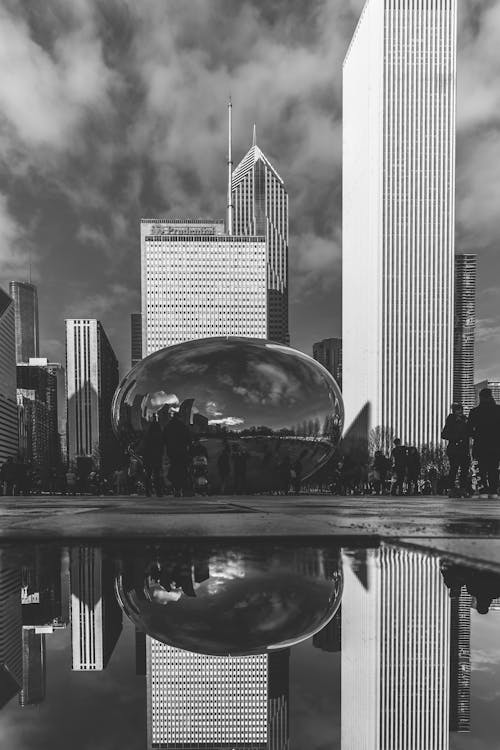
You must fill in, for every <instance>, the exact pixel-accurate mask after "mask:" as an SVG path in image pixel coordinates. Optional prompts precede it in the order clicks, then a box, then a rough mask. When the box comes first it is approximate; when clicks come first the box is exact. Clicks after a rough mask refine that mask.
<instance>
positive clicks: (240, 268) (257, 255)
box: [141, 219, 267, 356]
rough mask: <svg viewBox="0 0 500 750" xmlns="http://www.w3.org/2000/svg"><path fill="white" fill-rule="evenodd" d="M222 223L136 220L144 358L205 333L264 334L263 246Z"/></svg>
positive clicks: (265, 303) (265, 295) (262, 243)
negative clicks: (232, 233)
mask: <svg viewBox="0 0 500 750" xmlns="http://www.w3.org/2000/svg"><path fill="white" fill-rule="evenodd" d="M223 232H224V224H223V222H213V221H202V220H201V219H200V220H198V219H196V220H193V221H191V220H172V221H167V220H162V219H142V220H141V269H142V342H143V354H144V356H147V355H148V354H151V353H152V352H155V351H157V350H158V349H162V348H163V347H165V346H170V345H171V344H178V343H181V342H183V341H189V340H191V339H199V338H205V337H209V336H248V337H255V338H266V336H267V292H266V290H267V281H266V244H265V240H264V238H263V237H252V236H245V237H237V236H230V235H225V234H224V233H223Z"/></svg>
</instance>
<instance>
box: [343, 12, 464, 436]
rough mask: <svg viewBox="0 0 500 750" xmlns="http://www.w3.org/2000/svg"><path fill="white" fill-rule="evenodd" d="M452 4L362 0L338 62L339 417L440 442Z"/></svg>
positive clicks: (449, 372)
mask: <svg viewBox="0 0 500 750" xmlns="http://www.w3.org/2000/svg"><path fill="white" fill-rule="evenodd" d="M456 23H457V3H456V0H442V2H440V3H439V7H438V6H436V4H435V3H430V2H429V3H416V2H415V3H414V2H410V3H404V4H401V3H399V2H396V0H368V1H367V3H366V5H365V7H364V10H363V12H362V15H361V18H360V21H359V23H358V26H357V28H356V31H355V33H354V36H353V39H352V41H351V44H350V47H349V50H348V53H347V55H346V58H345V60H344V68H343V162H342V163H343V199H342V203H343V229H342V233H343V240H342V242H343V250H342V257H343V279H342V299H343V303H342V304H343V311H342V315H343V331H342V342H343V397H344V403H345V409H346V426H348V427H349V425H350V424H353V423H355V421H356V419H357V417H358V415H361V414H365V413H367V414H368V420H367V421H368V424H369V429H373V428H376V427H379V428H382V429H385V430H389V431H391V432H392V433H393V434H394V435H395V436H398V437H400V438H401V439H402V441H403V443H406V444H407V445H416V446H422V445H424V444H436V443H438V442H439V441H440V435H441V429H442V426H443V424H444V420H445V417H446V415H447V413H448V410H449V406H450V403H451V397H452V385H453V309H454V308H453V297H454V285H453V272H454V235H455V221H454V217H455V89H456Z"/></svg>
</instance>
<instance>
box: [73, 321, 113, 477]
mask: <svg viewBox="0 0 500 750" xmlns="http://www.w3.org/2000/svg"><path fill="white" fill-rule="evenodd" d="M117 386H118V361H117V359H116V356H115V353H114V351H113V349H112V347H111V344H110V343H109V340H108V337H107V336H106V333H105V332H104V328H103V327H102V325H101V323H100V322H99V321H98V320H88V319H77V320H75V319H69V320H66V396H67V420H68V427H67V431H68V459H69V460H70V461H75V462H76V461H77V459H78V458H79V457H87V458H92V459H93V461H94V463H95V464H96V466H98V467H99V468H101V469H103V470H104V471H107V470H109V469H110V468H113V463H114V461H115V456H116V442H115V437H114V435H113V430H112V427H111V402H112V400H113V396H114V393H115V390H116V387H117Z"/></svg>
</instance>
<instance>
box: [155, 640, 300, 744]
mask: <svg viewBox="0 0 500 750" xmlns="http://www.w3.org/2000/svg"><path fill="white" fill-rule="evenodd" d="M288 662H289V650H285V651H282V652H277V653H275V654H271V655H269V656H267V655H265V654H258V655H252V656H239V657H231V656H207V655H205V654H195V653H192V652H189V651H182V650H181V649H177V648H173V647H172V646H168V645H166V644H164V643H160V642H159V641H156V640H155V639H154V638H151V637H149V636H148V637H147V640H146V664H147V717H148V750H152V749H153V748H165V750H167V748H170V749H172V750H173V749H174V748H176V749H179V748H205V750H211V749H213V750H215V749H216V748H217V749H218V748H219V747H231V748H234V749H235V750H236V748H238V749H239V748H245V749H246V750H288V748H289V736H288V682H289V673H288Z"/></svg>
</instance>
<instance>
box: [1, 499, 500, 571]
mask: <svg viewBox="0 0 500 750" xmlns="http://www.w3.org/2000/svg"><path fill="white" fill-rule="evenodd" d="M188 537H189V538H196V537H198V538H199V537H205V538H208V537H226V538H229V537H260V538H263V537H269V538H276V537H280V538H302V539H303V538H305V537H316V538H319V537H322V538H328V539H331V540H333V539H337V540H338V541H339V542H343V543H354V542H356V543H357V544H369V543H372V542H374V543H377V542H391V543H394V542H398V543H399V544H403V545H409V546H412V547H414V548H422V549H426V550H429V551H436V552H442V553H446V554H449V555H450V556H453V557H454V558H456V559H457V560H463V561H464V562H465V561H474V562H475V563H476V564H484V565H488V567H494V568H498V570H499V571H500V500H480V499H478V498H471V499H467V500H450V499H448V498H446V497H400V498H398V497H374V496H372V497H370V496H364V497H337V496H333V495H299V496H288V497H283V496H281V497H272V496H271V497H265V496H236V497H233V496H224V497H209V498H201V497H194V498H173V497H165V498H162V499H157V498H144V497H90V496H77V497H60V496H31V497H0V541H4V542H7V541H14V540H15V541H17V542H21V541H23V542H26V541H35V540H39V541H44V540H46V541H48V540H54V541H56V540H57V541H62V540H75V539H82V540H118V539H121V540H125V539H127V540H135V541H140V540H144V541H145V540H150V539H158V540H159V539H163V540H166V539H169V538H170V539H173V538H188Z"/></svg>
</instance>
